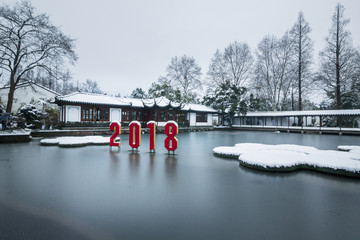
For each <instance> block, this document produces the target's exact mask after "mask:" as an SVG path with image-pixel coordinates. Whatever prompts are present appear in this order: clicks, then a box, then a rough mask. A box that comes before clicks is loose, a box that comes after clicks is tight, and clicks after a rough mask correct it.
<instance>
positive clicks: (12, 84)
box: [6, 75, 15, 113]
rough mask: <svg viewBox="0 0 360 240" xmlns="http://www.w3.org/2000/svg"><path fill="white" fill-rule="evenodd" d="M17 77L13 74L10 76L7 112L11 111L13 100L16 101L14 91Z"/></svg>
mask: <svg viewBox="0 0 360 240" xmlns="http://www.w3.org/2000/svg"><path fill="white" fill-rule="evenodd" d="M14 78H15V77H14V76H13V75H11V76H10V89H9V94H8V101H7V105H6V112H8V113H11V110H12V106H13V101H14V92H15V79H14Z"/></svg>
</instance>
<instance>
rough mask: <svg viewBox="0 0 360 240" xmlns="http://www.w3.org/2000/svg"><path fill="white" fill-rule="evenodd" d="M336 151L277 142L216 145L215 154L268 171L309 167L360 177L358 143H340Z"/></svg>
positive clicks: (359, 147) (359, 148)
mask: <svg viewBox="0 0 360 240" xmlns="http://www.w3.org/2000/svg"><path fill="white" fill-rule="evenodd" d="M338 149H339V150H342V151H334V150H319V149H317V148H314V147H308V146H300V145H290V144H280V145H266V144H259V143H239V144H235V146H233V147H216V148H214V149H213V152H214V154H215V155H218V156H223V157H232V158H237V159H238V160H239V161H240V164H241V165H243V166H247V167H251V168H256V169H260V170H267V171H293V170H295V169H298V168H302V169H312V170H318V171H322V172H329V173H334V174H340V175H349V176H356V177H360V146H339V147H338Z"/></svg>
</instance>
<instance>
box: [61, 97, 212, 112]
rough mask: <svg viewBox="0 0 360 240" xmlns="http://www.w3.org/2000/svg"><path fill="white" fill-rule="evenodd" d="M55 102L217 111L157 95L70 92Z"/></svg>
mask: <svg viewBox="0 0 360 240" xmlns="http://www.w3.org/2000/svg"><path fill="white" fill-rule="evenodd" d="M55 102H56V103H83V104H100V105H114V106H131V107H135V108H136V107H138V108H144V107H147V108H152V107H160V108H165V107H169V108H170V107H171V108H181V110H184V111H194V112H212V113H216V112H217V111H216V110H214V109H213V108H211V107H207V106H204V105H200V104H186V105H183V106H182V104H181V103H177V102H172V101H170V100H169V99H167V98H166V97H159V98H155V99H139V98H127V97H122V98H118V97H112V96H108V95H102V94H94V93H79V92H76V93H72V94H69V95H65V96H58V97H56V101H55Z"/></svg>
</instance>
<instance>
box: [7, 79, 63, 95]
mask: <svg viewBox="0 0 360 240" xmlns="http://www.w3.org/2000/svg"><path fill="white" fill-rule="evenodd" d="M31 85H34V86H37V87H39V88H42V89H45V90H46V91H48V92H51V93H53V94H55V95H60V94H59V93H57V92H55V91H53V90H51V89H49V88H47V87H44V86H43V85H40V84H37V83H34V82H29V81H27V82H22V83H19V84H17V86H16V89H19V88H24V87H28V86H31ZM5 88H10V86H9V85H5V86H4V87H2V88H0V89H5Z"/></svg>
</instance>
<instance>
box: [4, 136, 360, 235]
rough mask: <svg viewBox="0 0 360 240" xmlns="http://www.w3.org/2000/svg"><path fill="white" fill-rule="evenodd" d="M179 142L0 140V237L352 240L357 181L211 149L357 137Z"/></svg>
mask: <svg viewBox="0 0 360 240" xmlns="http://www.w3.org/2000/svg"><path fill="white" fill-rule="evenodd" d="M157 137H158V139H157V142H158V143H161V142H163V140H164V138H165V135H163V134H158V135H157ZM179 142H180V144H179V149H178V151H177V155H168V154H167V151H166V149H165V148H163V146H162V145H161V146H159V148H158V150H157V152H156V153H149V152H148V151H147V150H144V151H142V150H143V149H145V148H146V146H148V143H149V140H148V138H147V137H144V138H143V148H141V152H131V151H130V152H129V151H127V150H128V149H129V146H127V145H126V146H125V145H123V146H122V149H121V151H119V149H117V148H113V149H112V150H110V151H109V148H108V146H87V147H83V148H71V149H68V148H58V147H43V146H40V144H39V141H37V140H33V141H32V142H30V143H24V144H16V145H15V144H13V145H12V144H0V158H1V159H4V160H0V219H1V220H2V218H4V217H3V216H5V218H4V219H5V220H6V221H2V222H1V224H0V236H1V237H0V238H1V239H38V238H39V235H40V234H44V232H45V235H44V236H45V237H43V239H81V237H83V238H85V239H91V238H93V239H106V238H111V237H112V236H114V238H116V239H145V238H151V239H172V240H177V239H203V238H205V237H206V238H210V239H267V238H269V236H270V238H271V237H272V236H274V237H273V238H277V239H280V240H281V239H293V238H294V236H295V238H296V239H312V238H314V236H321V238H322V239H340V238H341V239H359V238H358V236H360V228H359V227H358V225H357V224H356V223H357V222H358V220H359V219H358V218H359V216H360V208H359V207H358V205H359V204H358V200H359V199H360V191H359V185H360V180H359V179H351V178H341V177H338V176H331V175H326V174H322V173H315V172H309V171H295V172H293V173H268V172H260V171H255V170H251V169H248V168H243V167H239V163H238V162H237V161H227V160H225V159H222V158H217V157H214V156H213V153H212V149H213V148H214V147H216V146H221V145H226V146H233V145H234V144H236V143H241V142H260V143H267V144H269V143H270V144H280V143H289V144H290V143H291V144H303V145H307V146H314V147H317V148H319V149H333V150H334V149H336V146H338V145H351V144H354V143H355V144H357V143H358V137H350V136H327V135H322V136H320V135H301V134H274V133H257V132H228V131H213V132H196V133H182V134H179ZM305 143H306V144H305ZM109 167H110V168H111V170H110V169H109ZM130 187H131V188H130ZM24 223H26V224H24ZM293 226H296V228H294V227H293ZM46 232H47V233H48V234H47V235H46ZM69 232H74V235H75V234H77V236H79V237H77V238H75V237H71V236H74V235H70V237H69V235H68V234H69ZM3 233H5V236H4V234H3ZM24 233H25V234H27V235H24ZM6 234H7V235H6ZM204 234H206V235H204Z"/></svg>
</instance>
